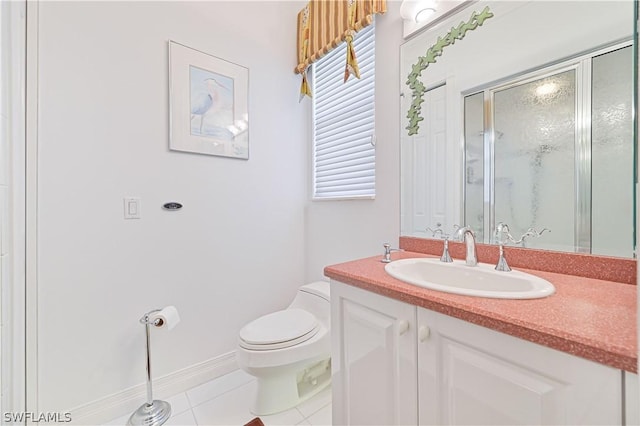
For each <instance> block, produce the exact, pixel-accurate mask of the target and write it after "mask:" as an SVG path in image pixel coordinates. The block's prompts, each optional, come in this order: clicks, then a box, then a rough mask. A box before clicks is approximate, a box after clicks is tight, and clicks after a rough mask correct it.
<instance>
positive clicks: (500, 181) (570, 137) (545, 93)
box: [492, 69, 578, 251]
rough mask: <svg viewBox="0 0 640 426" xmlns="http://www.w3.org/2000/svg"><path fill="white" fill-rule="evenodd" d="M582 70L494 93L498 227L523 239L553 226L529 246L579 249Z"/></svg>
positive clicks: (495, 218)
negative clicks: (579, 89) (531, 231)
mask: <svg viewBox="0 0 640 426" xmlns="http://www.w3.org/2000/svg"><path fill="white" fill-rule="evenodd" d="M576 96H577V91H576V70H575V69H569V70H566V71H563V72H559V73H556V74H553V75H549V76H547V77H544V78H539V79H536V80H533V81H529V82H524V83H520V84H516V85H512V86H509V87H506V88H504V89H500V90H496V91H495V92H493V105H494V108H493V152H494V161H493V162H494V178H493V182H494V185H493V203H494V215H495V216H494V219H493V221H492V222H493V223H494V224H498V223H499V222H504V223H507V224H508V225H509V227H510V229H511V233H512V234H513V235H514V236H515V237H516V238H517V237H518V236H520V235H522V234H524V233H525V232H526V230H527V229H529V228H531V227H533V228H536V229H542V228H548V229H550V230H551V232H550V233H545V234H544V236H543V237H542V238H540V239H530V240H527V241H526V242H525V244H526V246H527V247H539V246H544V247H545V248H548V249H554V250H563V251H574V244H575V222H574V218H575V210H576V197H575V196H574V193H575V186H576V170H575V157H576V141H577V137H578V136H577V132H576V123H577V111H576V104H577V99H576Z"/></svg>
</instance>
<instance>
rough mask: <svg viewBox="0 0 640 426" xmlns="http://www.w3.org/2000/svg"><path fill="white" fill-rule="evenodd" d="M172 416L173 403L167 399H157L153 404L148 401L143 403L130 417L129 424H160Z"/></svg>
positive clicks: (148, 425)
mask: <svg viewBox="0 0 640 426" xmlns="http://www.w3.org/2000/svg"><path fill="white" fill-rule="evenodd" d="M169 417H171V405H169V403H168V402H166V401H160V400H157V399H155V400H154V401H153V403H152V404H151V405H149V404H147V403H146V402H145V403H144V404H142V406H141V407H140V408H138V409H137V410H136V411H135V412H134V413H133V414H132V415H131V417H129V421H128V422H127V425H130V426H135V425H144V426H160V425H162V424H164V422H166V421H167V420H169Z"/></svg>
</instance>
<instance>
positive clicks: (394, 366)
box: [331, 281, 417, 425]
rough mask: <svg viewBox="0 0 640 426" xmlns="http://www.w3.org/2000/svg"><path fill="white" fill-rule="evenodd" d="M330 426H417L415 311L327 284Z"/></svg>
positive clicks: (355, 289) (342, 286)
mask: <svg viewBox="0 0 640 426" xmlns="http://www.w3.org/2000/svg"><path fill="white" fill-rule="evenodd" d="M331 309H332V312H331V324H332V325H331V327H332V370H333V371H332V380H333V385H332V386H333V424H334V425H411V424H414V425H415V424H417V385H416V375H417V365H416V330H415V323H416V322H415V312H416V309H415V306H412V305H408V304H406V303H402V302H399V301H397V300H393V299H389V298H386V297H383V296H380V295H377V294H374V293H370V292H367V291H364V290H360V289H358V288H355V287H351V286H348V285H345V284H342V283H339V282H336V281H332V282H331Z"/></svg>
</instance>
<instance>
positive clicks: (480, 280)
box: [384, 258, 556, 299]
mask: <svg viewBox="0 0 640 426" xmlns="http://www.w3.org/2000/svg"><path fill="white" fill-rule="evenodd" d="M384 269H385V270H386V271H387V273H388V274H389V275H391V276H392V277H394V278H397V279H399V280H401V281H404V282H407V283H409V284H414V285H417V286H420V287H425V288H428V289H431V290H438V291H444V292H447V293H456V294H463V295H465V296H478V297H492V298H498V299H538V298H541V297H547V296H551V295H552V294H553V293H555V291H556V289H555V287H554V286H553V284H551V283H550V282H549V281H547V280H544V279H542V278H540V277H537V276H535V275H531V274H527V273H526V272H521V271H511V272H500V271H496V270H495V269H494V266H493V265H488V264H486V263H478V266H467V265H466V264H465V263H464V262H462V261H454V262H453V263H445V262H440V260H439V259H435V258H411V259H401V260H395V261H393V262H391V263H388V264H387V265H386V266H385V267H384Z"/></svg>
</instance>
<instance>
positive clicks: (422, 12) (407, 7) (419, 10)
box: [400, 0, 438, 23]
mask: <svg viewBox="0 0 640 426" xmlns="http://www.w3.org/2000/svg"><path fill="white" fill-rule="evenodd" d="M437 9H438V7H437V5H436V0H403V2H402V4H401V5H400V16H402V19H404V20H405V21H414V22H417V23H420V22H425V21H426V20H428V19H429V18H430V17H431V16H433V14H434V13H435V12H436V10H437Z"/></svg>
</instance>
